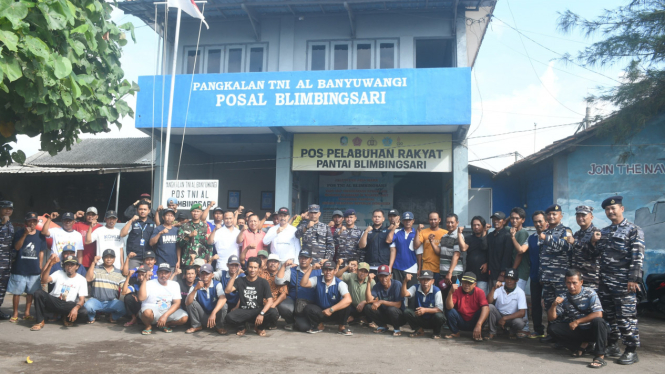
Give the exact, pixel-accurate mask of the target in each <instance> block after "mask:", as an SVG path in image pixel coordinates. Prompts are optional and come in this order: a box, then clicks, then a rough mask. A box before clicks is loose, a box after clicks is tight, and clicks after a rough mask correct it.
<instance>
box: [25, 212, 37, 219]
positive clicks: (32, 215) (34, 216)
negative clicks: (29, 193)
mask: <svg viewBox="0 0 665 374" xmlns="http://www.w3.org/2000/svg"><path fill="white" fill-rule="evenodd" d="M33 219H37V220H38V219H39V217H37V213H35V212H28V213H27V214H26V215H25V220H26V221H30V220H33Z"/></svg>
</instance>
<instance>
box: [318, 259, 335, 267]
mask: <svg viewBox="0 0 665 374" xmlns="http://www.w3.org/2000/svg"><path fill="white" fill-rule="evenodd" d="M334 268H335V264H333V263H332V261H326V262H324V263H323V265H321V269H334Z"/></svg>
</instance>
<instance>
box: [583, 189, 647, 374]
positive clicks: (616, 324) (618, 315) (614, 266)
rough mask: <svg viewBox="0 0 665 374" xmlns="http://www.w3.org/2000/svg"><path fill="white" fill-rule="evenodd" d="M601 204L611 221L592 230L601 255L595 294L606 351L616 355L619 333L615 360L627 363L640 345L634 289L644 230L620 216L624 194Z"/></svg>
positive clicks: (637, 359)
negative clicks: (606, 324)
mask: <svg viewBox="0 0 665 374" xmlns="http://www.w3.org/2000/svg"><path fill="white" fill-rule="evenodd" d="M602 207H603V209H605V215H606V216H607V218H609V219H610V221H612V224H611V225H609V226H607V227H605V228H604V229H602V230H601V231H600V232H595V233H594V235H593V237H592V238H591V242H590V243H591V247H593V248H594V249H595V253H597V254H598V255H600V287H599V289H598V296H599V297H600V302H601V304H602V305H603V310H604V311H605V320H606V321H608V322H609V324H610V336H609V339H608V347H607V354H608V355H609V356H613V357H616V356H618V355H619V353H620V350H619V348H618V346H617V342H618V340H619V337H621V341H622V342H623V344H624V345H625V346H626V350H625V351H624V353H623V355H621V357H620V358H619V361H618V363H620V364H623V365H630V364H633V363H636V362H638V361H639V358H638V357H637V353H636V352H635V350H636V348H637V347H639V346H640V334H639V330H638V328H637V299H636V292H637V291H638V290H639V289H640V286H639V280H640V278H641V277H642V263H643V261H644V232H643V231H642V229H641V228H639V227H638V226H636V225H635V224H634V223H632V222H629V221H628V220H627V219H625V218H623V212H624V206H623V197H621V196H612V197H609V198H607V199H605V201H603V203H602Z"/></svg>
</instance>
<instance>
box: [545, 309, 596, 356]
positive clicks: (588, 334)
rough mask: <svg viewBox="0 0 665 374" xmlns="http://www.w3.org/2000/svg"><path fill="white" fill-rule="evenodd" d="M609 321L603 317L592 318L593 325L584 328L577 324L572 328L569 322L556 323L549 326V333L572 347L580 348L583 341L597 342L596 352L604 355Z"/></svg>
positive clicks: (558, 340)
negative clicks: (606, 321)
mask: <svg viewBox="0 0 665 374" xmlns="http://www.w3.org/2000/svg"><path fill="white" fill-rule="evenodd" d="M607 331H608V327H607V323H605V320H603V319H602V318H600V317H598V318H594V319H593V320H591V327H590V328H586V329H583V328H582V327H581V326H577V328H576V329H575V330H571V329H570V326H569V325H568V324H567V323H554V324H551V325H549V326H547V334H548V335H550V336H552V337H554V339H556V341H557V342H560V343H562V344H564V345H569V346H570V348H572V349H575V350H576V349H578V348H579V347H580V345H581V344H582V343H596V347H595V348H594V351H593V352H594V354H595V355H596V356H602V355H604V354H605V347H606V345H607Z"/></svg>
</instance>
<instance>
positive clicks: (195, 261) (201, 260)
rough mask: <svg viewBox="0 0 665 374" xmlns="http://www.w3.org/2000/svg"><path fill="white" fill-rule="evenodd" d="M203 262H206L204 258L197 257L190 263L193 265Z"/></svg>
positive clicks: (199, 264) (201, 264) (202, 263)
mask: <svg viewBox="0 0 665 374" xmlns="http://www.w3.org/2000/svg"><path fill="white" fill-rule="evenodd" d="M205 264H206V262H205V260H204V259H202V258H197V259H195V260H194V263H193V264H192V265H194V266H203V265H205Z"/></svg>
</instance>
